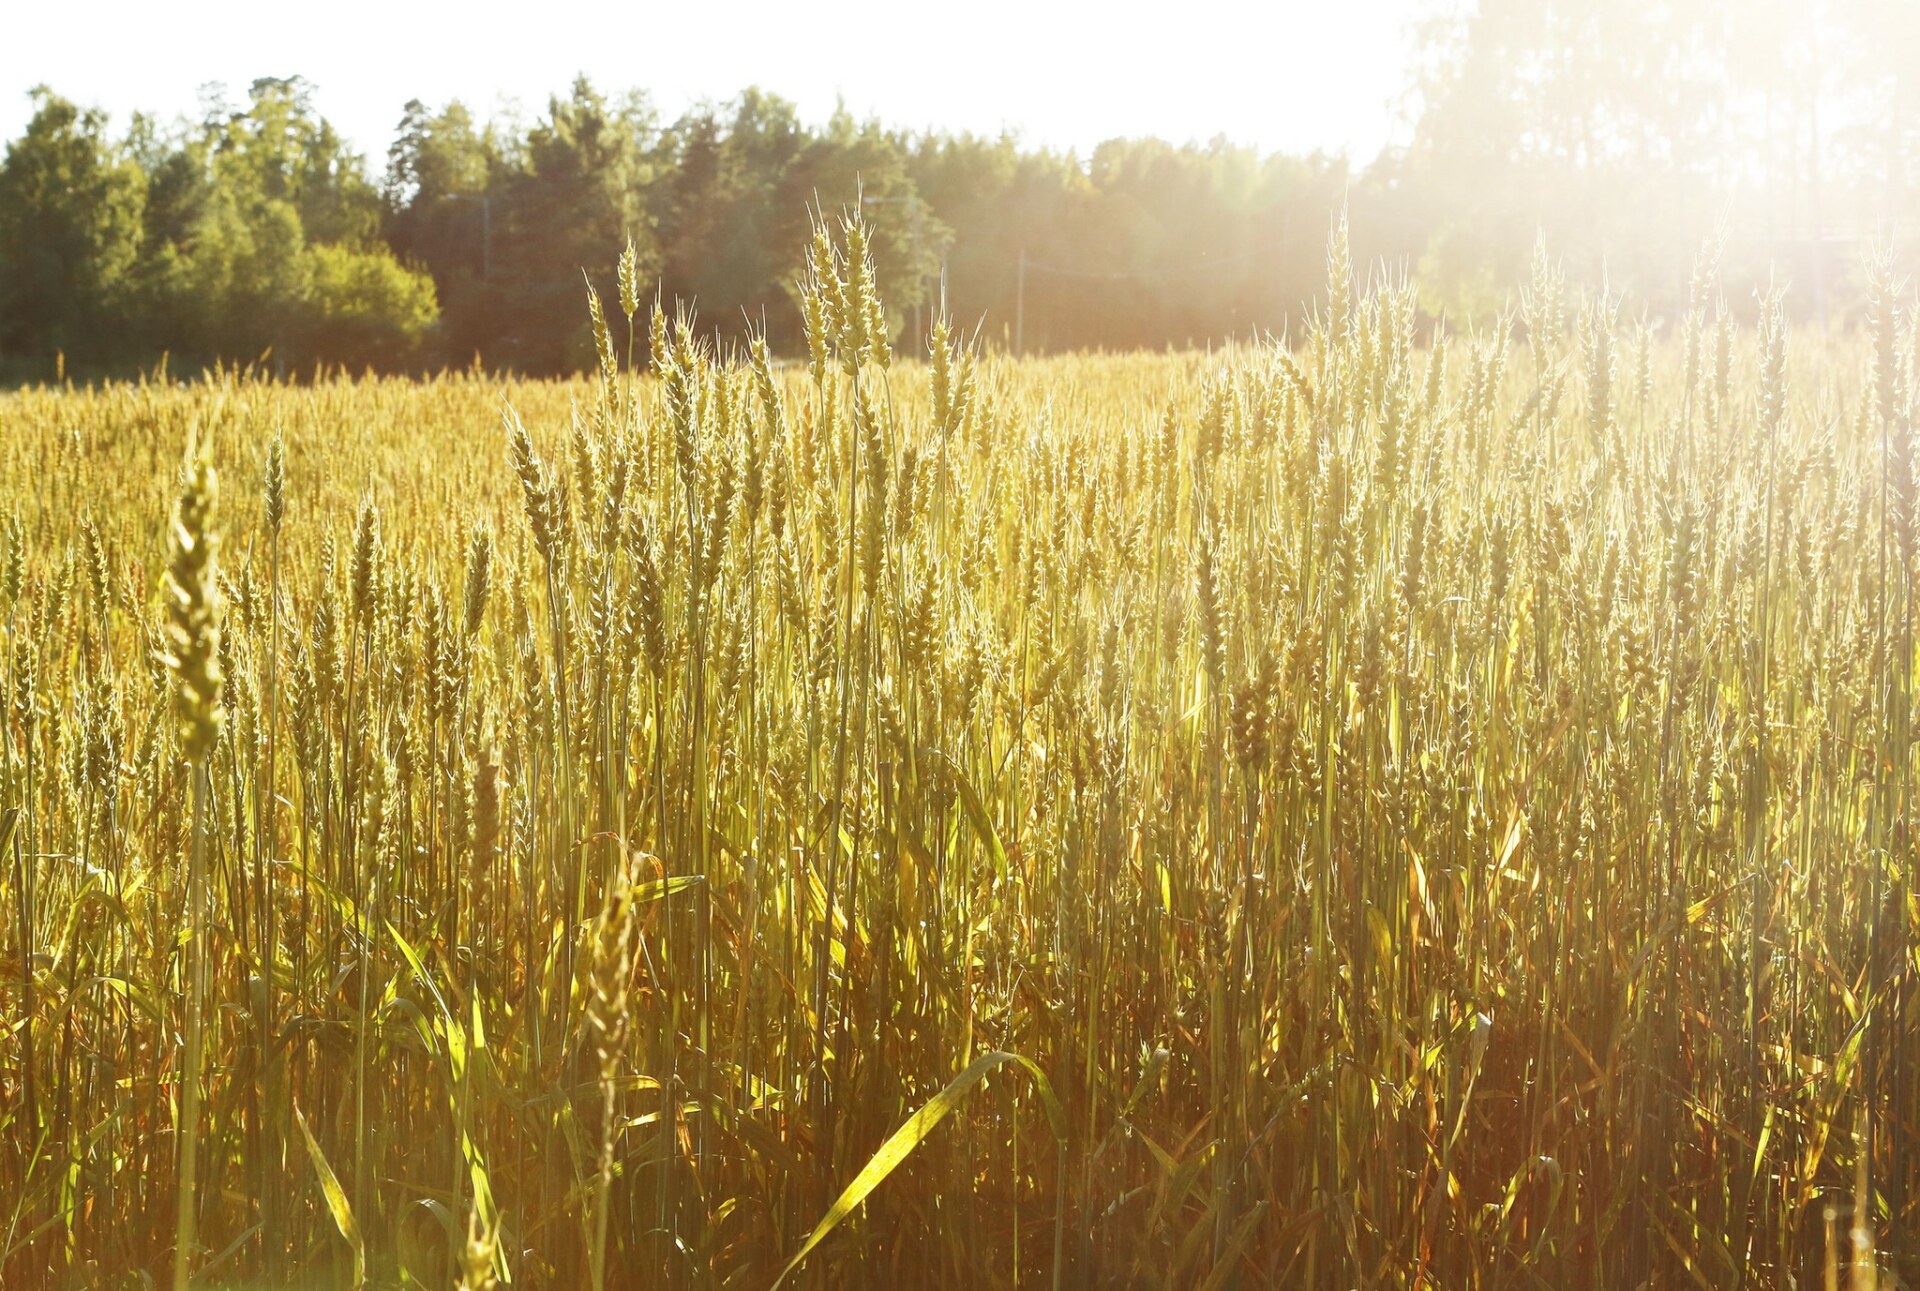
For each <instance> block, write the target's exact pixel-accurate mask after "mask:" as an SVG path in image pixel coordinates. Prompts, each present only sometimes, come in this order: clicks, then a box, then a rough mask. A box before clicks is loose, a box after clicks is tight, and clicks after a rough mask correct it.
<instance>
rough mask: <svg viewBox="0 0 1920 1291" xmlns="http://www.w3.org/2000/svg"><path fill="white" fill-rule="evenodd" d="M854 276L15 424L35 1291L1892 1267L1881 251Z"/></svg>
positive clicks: (7, 1104)
mask: <svg viewBox="0 0 1920 1291" xmlns="http://www.w3.org/2000/svg"><path fill="white" fill-rule="evenodd" d="M866 239H867V231H866V229H865V228H864V227H863V226H861V225H860V224H859V223H858V222H853V223H842V222H834V223H832V224H830V225H823V226H822V227H821V228H820V229H819V230H818V232H817V234H816V237H815V241H814V244H813V246H812V248H811V250H810V251H809V254H808V257H807V263H808V269H807V271H806V273H805V275H804V297H803V299H804V303H805V309H806V317H807V324H808V334H809V338H810V342H811V356H810V359H809V361H807V362H806V363H804V364H795V365H793V366H791V367H788V366H785V365H776V364H775V363H774V362H773V361H772V360H771V358H770V357H769V356H768V354H767V353H766V351H765V348H764V346H751V347H748V348H747V349H746V350H744V351H743V352H741V353H724V354H723V353H716V352H714V350H713V349H712V347H711V346H710V345H708V344H706V343H705V342H703V341H702V340H701V339H700V337H701V332H700V329H699V327H698V325H697V323H695V322H694V321H693V320H691V319H689V318H687V317H685V316H680V317H678V318H676V317H675V316H674V314H673V311H672V310H671V309H670V308H669V309H665V310H662V309H658V308H655V307H654V305H653V304H652V303H651V302H649V301H645V300H643V299H642V294H641V288H640V285H639V284H637V283H635V282H634V281H633V275H632V274H631V273H630V272H626V273H623V274H622V276H621V280H620V291H619V299H617V300H612V301H608V302H606V303H605V305H604V307H603V305H602V302H600V301H598V300H597V299H596V300H593V301H591V302H589V303H588V304H589V307H590V308H591V311H592V318H593V321H594V325H595V329H596V335H597V338H598V341H599V353H600V366H599V372H598V374H597V376H595V377H593V378H590V379H584V380H580V381H576V382H571V383H566V382H556V383H518V382H514V381H511V380H505V379H501V378H497V377H491V376H488V375H486V374H483V373H479V372H473V373H466V374H454V375H447V376H443V377H440V378H437V379H432V380H427V381H422V382H409V381H404V380H383V379H373V378H367V379H360V380H355V379H350V378H347V377H344V376H342V377H332V378H329V379H325V380H320V381H317V382H314V383H311V384H290V383H282V382H277V381H274V380H271V379H268V378H265V377H262V376H259V375H257V374H254V373H251V372H246V371H227V372H220V373H216V374H213V375H210V376H206V377H203V378H199V379H194V380H188V381H181V380H173V379H168V378H166V377H164V376H163V375H159V374H156V375H155V376H154V377H153V378H151V379H149V380H146V381H143V382H139V383H123V384H108V385H104V386H95V387H87V388H76V387H73V386H66V387H60V388H48V387H41V388H29V389H23V390H20V391H17V392H14V393H11V394H6V395H0V513H7V514H10V515H11V520H10V521H9V522H8V523H7V527H6V532H5V534H4V535H3V536H4V544H0V545H4V552H3V553H0V557H3V560H0V620H3V622H0V627H3V628H4V634H5V641H4V652H3V653H0V679H3V680H4V708H5V715H4V730H5V741H4V766H3V768H0V770H3V772H4V778H3V779H0V785H4V793H3V796H0V808H3V809H4V815H3V816H0V839H3V840H4V843H5V854H4V857H0V895H3V896H4V900H3V901H0V910H4V912H5V915H6V918H5V920H4V922H5V927H4V930H3V931H0V950H4V955H3V956H0V958H3V960H4V963H3V964H0V1005H3V1006H4V1010H5V1012H4V1022H5V1026H4V1031H3V1032H0V1285H4V1286H5V1287H7V1288H16V1287H18V1288H38V1287H61V1288H64V1287H82V1286H85V1287H94V1286H99V1287H135V1286H152V1285H156V1284H166V1283H168V1282H169V1281H171V1283H172V1284H173V1285H175V1286H184V1285H186V1284H187V1283H188V1282H189V1281H191V1282H192V1284H193V1285H196V1286H244V1287H257V1286H281V1285H296V1286H312V1287H347V1286H354V1287H357V1286H360V1285H362V1284H364V1285H370V1286H388V1287H392V1286H425V1287H451V1286H460V1287H465V1288H482V1287H494V1286H509V1285H510V1286H516V1287H526V1288H548V1287H556V1288H559V1287H565V1288H572V1287H593V1288H596V1291H597V1289H598V1288H600V1287H603V1286H618V1287H629V1286H632V1287H645V1286H660V1287H689V1288H691V1287H753V1288H765V1287H768V1286H770V1285H773V1284H774V1283H775V1282H776V1281H777V1280H779V1279H781V1278H782V1277H783V1276H784V1278H785V1284H786V1285H789V1286H812V1287H829V1286H833V1287H838V1286H876V1287H882V1286H885V1287H892V1286H900V1287H1014V1286H1020V1287H1091V1286H1129V1287H1158V1286H1166V1287H1206V1288H1225V1287H1235V1286H1239V1287H1256V1286H1298V1287H1311V1288H1321V1287H1325V1288H1346V1287H1429V1288H1524V1287H1569V1288H1582V1287H1590V1288H1633V1287H1640V1286H1653V1287H1682V1286H1690V1285H1697V1286H1704V1287H1716V1288H1718V1287H1737V1286H1788V1285H1797V1286H1802V1287H1810V1286H1813V1285H1816V1284H1817V1283H1821V1282H1822V1281H1823V1280H1824V1282H1825V1284H1826V1285H1830V1286H1831V1285H1837V1284H1841V1283H1844V1284H1847V1285H1851V1286H1855V1287H1871V1286H1875V1285H1876V1284H1877V1285H1880V1286H1883V1287H1891V1286H1900V1285H1906V1286H1912V1285H1915V1284H1916V1279H1920V1002H1917V1001H1916V999H1915V994H1916V990H1915V974H1916V968H1917V961H1916V948H1917V947H1920V900H1917V899H1916V888H1915V882H1914V880H1915V849H1914V842H1913V829H1912V821H1913V811H1914V797H1915V793H1914V790H1915V773H1916V753H1915V733H1914V724H1913V715H1912V699H1913V685H1914V673H1915V665H1916V661H1917V657H1916V646H1915V640H1914V634H1913V622H1914V616H1915V610H1916V591H1917V589H1916V577H1917V576H1920V563H1916V551H1915V539H1916V521H1917V518H1920V517H1917V510H1916V492H1915V475H1914V471H1915V465H1916V461H1915V453H1914V446H1913V422H1914V415H1915V409H1916V403H1915V400H1916V390H1917V389H1920V382H1917V381H1916V344H1915V328H1914V321H1913V320H1914V311H1913V309H1912V305H1911V301H1910V298H1909V297H1908V296H1907V295H1906V294H1905V293H1904V290H1903V289H1902V288H1901V286H1900V285H1899V283H1898V282H1897V281H1896V280H1895V278H1894V277H1893V275H1892V274H1891V273H1890V271H1889V270H1888V269H1887V268H1886V267H1885V266H1879V267H1878V269H1877V277H1876V279H1875V281H1876V284H1877V286H1876V291H1875V296H1874V300H1873V303H1872V306H1871V308H1870V309H1869V311H1868V313H1867V316H1866V317H1865V318H1863V319H1861V320H1859V323H1858V326H1851V327H1841V326H1835V327H1832V328H1824V327H1815V326H1811V325H1800V326H1796V327H1794V328H1792V329H1789V326H1788V323H1787V317H1788V313H1787V309H1786V305H1785V303H1783V301H1782V300H1781V299H1780V298H1779V297H1769V298H1767V299H1765V300H1763V301H1760V302H1758V305H1757V307H1756V306H1750V305H1749V304H1748V303H1747V302H1729V301H1726V300H1723V299H1722V298H1721V295H1720V293H1719V291H1718V289H1717V287H1716V285H1715V279H1714V274H1713V270H1712V266H1711V263H1710V259H1703V265H1702V268H1701V270H1700V271H1699V273H1698V275H1697V277H1696V279H1695V281H1694V284H1693V291H1692V307H1691V309H1690V311H1689V312H1688V313H1687V315H1686V316H1685V317H1683V318H1681V319H1679V320H1677V321H1676V322H1675V323H1674V324H1673V325H1672V326H1671V327H1669V328H1666V329H1664V330H1662V331H1661V332H1659V333H1658V334H1655V333H1654V332H1652V331H1650V330H1649V329H1648V328H1645V327H1643V326H1641V325H1639V324H1638V323H1636V322H1634V321H1633V317H1634V316H1633V313H1632V310H1633V306H1632V302H1630V301H1628V302H1621V301H1618V300H1616V299H1613V298H1611V297H1609V296H1607V295H1606V294H1605V292H1604V289H1603V288H1601V287H1600V286H1599V285H1598V284H1594V285H1592V286H1584V285H1577V284H1576V285H1569V284H1567V283H1566V282H1565V281H1564V279H1563V277H1562V275H1561V274H1560V273H1559V271H1558V270H1557V269H1556V268H1555V267H1554V264H1553V262H1552V261H1551V260H1549V259H1547V258H1546V257H1544V256H1542V257H1540V258H1539V259H1538V260H1537V262H1536V268H1535V273H1534V278H1533V282H1532V284H1531V286H1530V288H1529V289H1528V290H1527V291H1526V292H1525V293H1524V294H1523V295H1522V296H1521V297H1520V298H1519V299H1517V300H1516V301H1515V303H1514V307H1513V309H1512V311H1511V313H1509V314H1506V315H1502V316H1501V317H1500V318H1498V319H1488V320H1485V322H1484V323H1483V324H1482V325H1480V326H1478V327H1474V328H1467V327H1460V328H1449V329H1434V328H1431V327H1430V326H1428V325H1427V323H1426V322H1424V321H1423V320H1422V319H1421V317H1420V315H1419V311H1418V310H1417V308H1416V296H1415V291H1414V288H1413V286H1412V285H1411V284H1409V283H1407V282H1406V281H1404V280H1402V279H1399V278H1397V277H1393V276H1390V275H1380V274H1374V275H1368V274H1365V273H1364V272H1357V271H1356V270H1355V268H1354V266H1353V265H1352V264H1351V263H1350V261H1349V257H1348V254H1347V251H1346V242H1345V237H1344V231H1343V230H1342V231H1337V232H1336V234H1335V236H1334V238H1333V240H1332V248H1331V254H1330V256H1329V262H1330V272H1329V283H1328V288H1327V292H1326V294H1325V296H1324V297H1323V298H1322V299H1321V300H1320V301H1319V303H1318V306H1317V308H1316V311H1315V314H1314V317H1315V319H1316V321H1315V322H1314V323H1313V324H1312V325H1311V326H1310V327H1307V328H1305V329H1302V330H1301V331H1300V332H1299V333H1298V334H1296V335H1294V336H1292V337H1291V338H1288V339H1286V340H1266V341H1261V342H1259V343H1248V344H1245V345H1242V346H1238V347H1234V348H1230V349H1227V350H1223V351H1218V352H1214V353H1211V354H1170V355H1121V356H1098V355H1085V356H1078V357H1063V358H1055V359H1047V360H1012V359H1008V358H1005V357H995V356H989V355H984V354H981V353H977V352H976V350H975V348H974V347H972V346H970V345H968V344H966V343H964V342H963V340H962V338H961V337H960V335H959V334H958V331H957V330H949V329H948V328H946V327H945V326H943V327H941V328H940V329H938V330H937V331H936V333H935V337H934V342H933V345H932V346H931V348H930V353H928V354H925V355H918V354H911V355H910V354H900V355H895V354H893V353H892V352H891V347H890V345H889V343H888V341H887V339H886V338H887V327H888V323H887V317H886V314H885V310H884V306H883V304H882V292H883V290H884V284H881V285H878V286H876V284H875V282H874V280H873V274H872V269H871V263H870V256H869V254H868V250H867V240H866ZM183 453H184V465H183V464H182V463H183Z"/></svg>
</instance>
